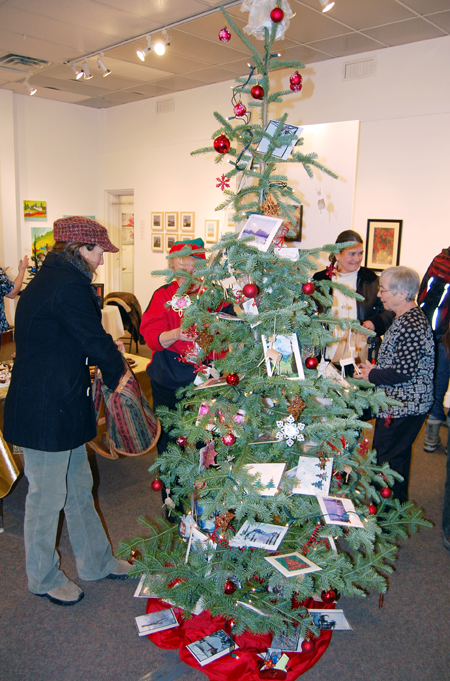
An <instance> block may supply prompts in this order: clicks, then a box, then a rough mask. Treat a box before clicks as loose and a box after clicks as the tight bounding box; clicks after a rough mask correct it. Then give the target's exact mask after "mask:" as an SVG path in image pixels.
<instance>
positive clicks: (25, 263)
mask: <svg viewBox="0 0 450 681" xmlns="http://www.w3.org/2000/svg"><path fill="white" fill-rule="evenodd" d="M28 262H29V260H28V256H27V255H26V256H25V257H24V258H22V260H20V262H19V267H18V270H19V272H24V273H25V272H26V270H27V267H28Z"/></svg>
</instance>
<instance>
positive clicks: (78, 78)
mask: <svg viewBox="0 0 450 681" xmlns="http://www.w3.org/2000/svg"><path fill="white" fill-rule="evenodd" d="M70 68H71V69H72V71H73V72H74V74H75V78H76V79H77V80H80V78H81V77H82V76H83V71H80V70H78V68H77V65H76V64H72V66H71V67H70Z"/></svg>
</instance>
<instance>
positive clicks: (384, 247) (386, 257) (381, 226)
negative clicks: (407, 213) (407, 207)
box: [366, 220, 403, 272]
mask: <svg viewBox="0 0 450 681" xmlns="http://www.w3.org/2000/svg"><path fill="white" fill-rule="evenodd" d="M402 226H403V220H367V238H366V267H370V268H371V269H373V270H378V271H379V272H380V271H382V270H386V269H387V268H388V267H395V266H396V265H398V264H399V263H400V246H401V242H402Z"/></svg>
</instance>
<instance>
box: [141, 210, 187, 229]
mask: <svg viewBox="0 0 450 681" xmlns="http://www.w3.org/2000/svg"><path fill="white" fill-rule="evenodd" d="M194 226H195V213H194V212H192V211H181V212H180V213H178V211H165V212H154V213H153V212H152V222H151V227H152V231H153V232H163V231H165V232H183V233H192V232H193V231H194Z"/></svg>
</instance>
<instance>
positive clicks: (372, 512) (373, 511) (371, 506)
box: [369, 504, 378, 515]
mask: <svg viewBox="0 0 450 681" xmlns="http://www.w3.org/2000/svg"><path fill="white" fill-rule="evenodd" d="M377 510H378V509H377V507H376V506H375V504H369V513H370V515H375V514H376V512H377Z"/></svg>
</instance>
